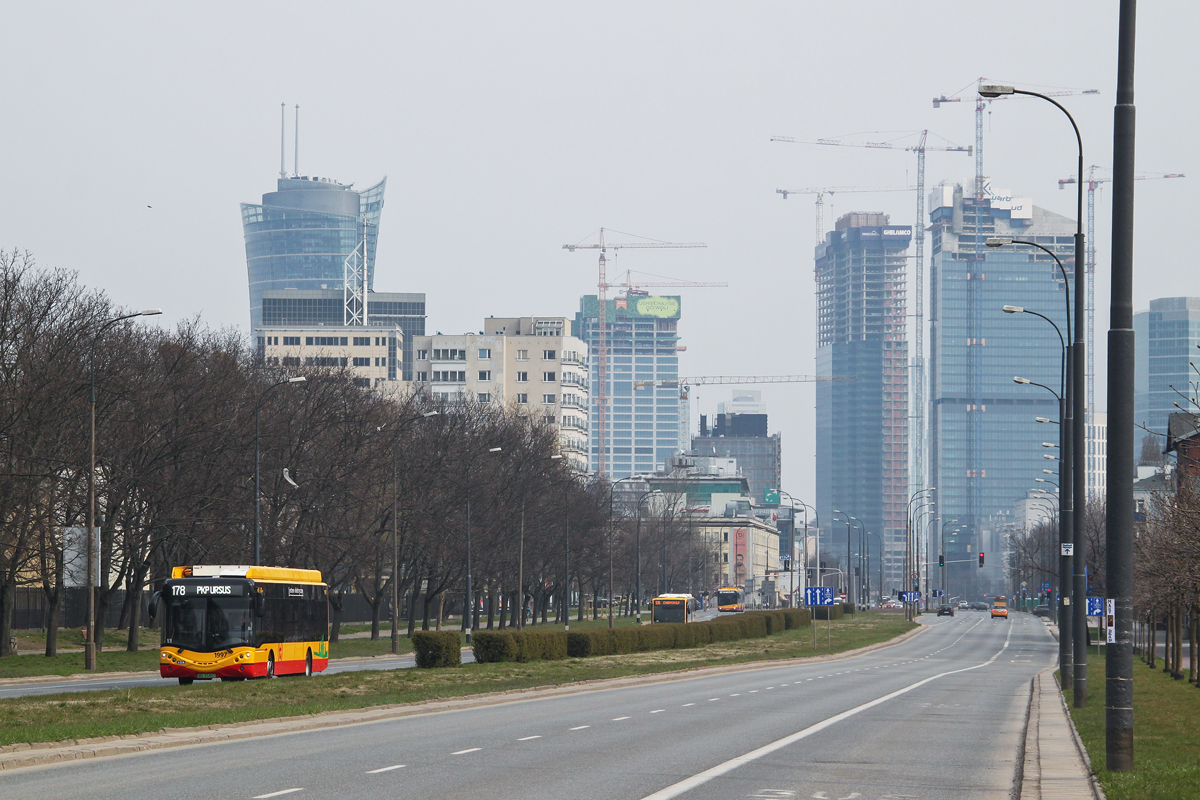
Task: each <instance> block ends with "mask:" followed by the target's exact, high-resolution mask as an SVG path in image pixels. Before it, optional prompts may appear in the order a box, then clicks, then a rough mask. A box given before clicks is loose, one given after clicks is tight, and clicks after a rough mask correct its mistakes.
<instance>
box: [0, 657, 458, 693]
mask: <svg viewBox="0 0 1200 800" xmlns="http://www.w3.org/2000/svg"><path fill="white" fill-rule="evenodd" d="M462 660H463V662H464V663H470V662H472V661H474V660H475V656H474V655H472V654H471V651H470V650H464V651H463V654H462ZM414 666H416V664H415V663H414V662H413V657H412V656H411V655H404V656H376V657H374V658H335V659H333V660H332V661H330V662H329V666H328V667H327V668H326V669H325V670H324V671H322V672H318V673H316V675H314V678H320V677H321V676H322V675H337V674H338V673H339V672H357V671H359V670H367V669H411V668H412V667H414ZM215 683H220V681H215V680H213V681H196V683H195V684H194V685H195V686H206V685H212V684H215ZM176 685H178V683H177V681H176V680H175V679H174V678H172V679H170V680H167V679H166V678H161V677H159V675H158V673H157V672H154V673H148V672H133V673H130V674H129V675H122V676H119V677H118V676H114V677H103V678H68V679H63V680H53V681H43V682H32V681H31V682H28V683H26V682H13V683H7V684H0V698H5V697H27V696H30V695H41V694H58V693H59V692H95V691H99V690H101V689H133V688H138V687H143V686H176Z"/></svg>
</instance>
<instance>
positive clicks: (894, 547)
mask: <svg viewBox="0 0 1200 800" xmlns="http://www.w3.org/2000/svg"><path fill="white" fill-rule="evenodd" d="M911 241H912V227H911V226H908V225H891V224H889V219H888V217H887V215H885V214H845V215H843V216H842V217H841V218H840V219H838V221H837V225H836V227H835V229H834V230H833V231H831V232H829V233H827V234H826V237H825V241H824V242H823V243H822V244H820V245H818V246H817V249H816V280H817V375H818V376H821V377H825V378H853V379H852V380H831V381H821V382H819V383H817V385H816V393H817V502H816V507H817V513H818V516H819V517H820V519H822V520H825V521H827V522H828V523H833V522H834V521H835V518H834V510H835V509H837V510H838V511H841V512H844V513H845V514H848V515H850V516H853V517H856V518H857V519H858V520H860V521H861V523H862V524H863V526H865V528H866V530H867V531H869V532H871V533H873V534H878V535H879V536H880V538H881V540H882V546H883V550H884V553H883V556H884V562H883V563H884V579H885V582H886V583H888V584H889V585H894V586H898V584H899V582H900V581H901V579H902V575H903V559H904V552H905V540H906V531H905V523H906V520H907V506H906V504H907V501H908V342H907V339H906V335H905V326H906V318H905V313H906V311H905V309H906V304H905V275H906V271H907V262H906V260H905V257H906V255H907V251H908V246H909V243H910V242H911ZM840 518H841V517H839V519H840ZM869 538H870V537H868V539H869ZM832 545H833V547H834V552H829V553H827V554H822V558H823V559H824V560H826V561H827V562H829V563H830V564H831V565H832V564H833V563H834V562H835V561H836V559H837V558H838V557H840V558H842V559H843V564H844V563H845V559H846V556H847V553H846V545H845V542H840V543H839V542H838V540H837V537H833V541H832ZM838 547H841V550H837V548H838Z"/></svg>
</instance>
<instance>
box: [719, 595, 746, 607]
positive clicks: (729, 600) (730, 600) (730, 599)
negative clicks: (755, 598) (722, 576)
mask: <svg viewBox="0 0 1200 800" xmlns="http://www.w3.org/2000/svg"><path fill="white" fill-rule="evenodd" d="M740 594H741V592H717V605H719V606H736V605H737V604H738V603H740V602H742V598H741V597H740V596H739V595H740Z"/></svg>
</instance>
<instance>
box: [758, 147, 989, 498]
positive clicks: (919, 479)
mask: <svg viewBox="0 0 1200 800" xmlns="http://www.w3.org/2000/svg"><path fill="white" fill-rule="evenodd" d="M917 134H918V135H919V137H920V138H919V139H918V140H917V143H916V144H915V145H903V144H898V143H897V142H895V141H887V142H846V141H841V140H839V139H815V140H812V141H806V140H801V139H794V138H792V137H790V136H772V137H771V141H773V142H795V143H798V144H800V143H802V144H821V145H835V146H838V147H866V148H870V149H872V150H903V151H907V152H911V153H916V154H917V187H916V188H917V219H916V224H915V225H914V230H913V234H914V237H913V238H915V239H916V245H917V253H916V262H917V271H916V287H917V292H916V301H917V302H916V306H917V307H916V315H915V316H916V336H915V340H916V341H915V342H914V344H915V347H914V352H915V356H914V358H913V382H912V392H913V408H914V409H915V410H916V414H915V415H914V416H913V421H914V422H915V423H916V431H914V432H913V437H912V441H913V442H914V443H915V446H914V447H913V470H912V479H913V482H914V485H919V486H924V485H925V414H926V409H925V330H924V329H925V263H924V262H925V153H926V152H928V151H931V150H932V151H934V152H945V153H966V154H967V155H970V154H971V152H972V148H971V147H969V146H968V147H961V146H959V145H956V144H954V143H953V142H950V141H949V140H946V139H943V141H944V142H945V144H944V145H928V144H926V141H927V140H928V138H929V130H928V129H925V130H922V131H918V132H917ZM907 135H912V134H907ZM935 135H936V134H935ZM938 138H941V137H938ZM981 143H982V128H981V129H980V130H979V131H977V132H976V137H975V148H974V151H975V153H976V156H975V157H976V168H977V170H978V169H979V168H981V165H982V162H981V161H979V147H980V146H981ZM977 183H978V184H979V186H980V187H982V181H977ZM784 196H785V197H786V195H784ZM818 202H820V199H819V198H818ZM819 224H820V223H819V222H818V225H819ZM823 235H824V232H823V231H822V232H820V233H819V235H818V236H817V238H818V240H820V239H821V238H822V236H823Z"/></svg>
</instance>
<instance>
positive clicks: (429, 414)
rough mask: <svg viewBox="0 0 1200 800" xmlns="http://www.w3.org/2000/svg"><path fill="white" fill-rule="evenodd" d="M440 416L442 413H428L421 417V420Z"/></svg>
mask: <svg viewBox="0 0 1200 800" xmlns="http://www.w3.org/2000/svg"><path fill="white" fill-rule="evenodd" d="M439 414H441V412H440V411H426V412H425V413H424V414H422V415H421V418H422V419H428V418H429V417H436V416H438V415H439Z"/></svg>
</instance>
